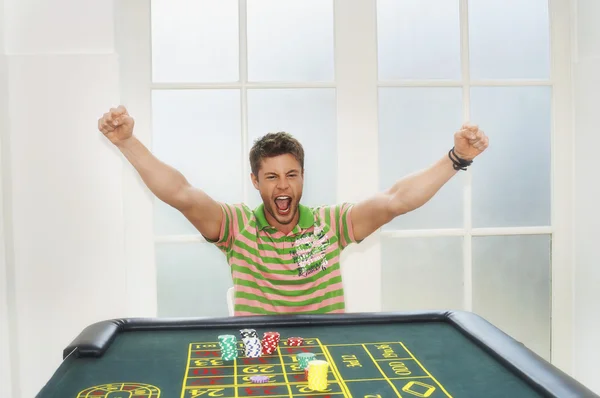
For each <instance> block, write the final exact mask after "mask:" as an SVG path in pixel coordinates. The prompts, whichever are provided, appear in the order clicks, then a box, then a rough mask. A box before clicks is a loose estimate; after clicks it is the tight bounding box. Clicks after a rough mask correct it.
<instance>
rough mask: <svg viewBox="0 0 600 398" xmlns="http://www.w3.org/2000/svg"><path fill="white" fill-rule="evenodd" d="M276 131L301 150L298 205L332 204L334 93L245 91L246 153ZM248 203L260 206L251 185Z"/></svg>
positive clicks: (284, 90)
mask: <svg viewBox="0 0 600 398" xmlns="http://www.w3.org/2000/svg"><path fill="white" fill-rule="evenodd" d="M277 131H286V132H288V133H290V134H292V135H293V136H294V137H295V138H296V139H298V141H300V143H301V144H302V146H303V147H304V168H305V171H304V194H303V199H302V202H301V203H303V204H305V205H308V206H314V205H322V204H328V205H329V204H334V203H335V200H336V197H337V192H336V191H337V138H336V99H335V90H334V89H282V90H276V89H268V90H249V91H248V150H250V148H251V147H252V145H253V144H254V141H255V140H256V139H257V138H259V137H261V136H263V135H264V134H266V133H270V132H277ZM248 164H249V161H248ZM248 170H250V166H248ZM249 178H250V177H248V183H249V184H250V179H249ZM250 203H252V205H253V206H256V205H258V204H259V203H261V199H260V195H259V193H258V191H256V190H255V189H254V187H253V186H252V185H251V184H250Z"/></svg>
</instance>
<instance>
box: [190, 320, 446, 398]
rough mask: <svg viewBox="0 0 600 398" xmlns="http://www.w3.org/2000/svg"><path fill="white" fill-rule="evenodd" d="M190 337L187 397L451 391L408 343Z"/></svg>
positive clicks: (246, 333) (248, 335) (252, 334)
mask: <svg viewBox="0 0 600 398" xmlns="http://www.w3.org/2000/svg"><path fill="white" fill-rule="evenodd" d="M240 336H241V341H239V340H238V339H237V337H236V336H235V335H221V336H218V340H219V341H218V342H216V341H215V342H196V343H191V344H190V345H189V348H188V360H187V367H186V374H185V377H184V381H183V386H182V393H181V398H197V397H232V398H233V397H258V398H264V397H300V396H301V397H312V396H314V397H320V398H326V397H331V398H333V397H344V396H347V397H350V396H354V397H373V398H374V397H393V396H396V397H408V396H413V397H414V396H417V397H432V398H437V397H451V395H450V394H449V393H448V392H447V391H446V389H445V388H444V387H443V386H442V385H441V384H440V383H439V382H438V381H437V380H436V379H435V377H434V376H433V375H432V374H431V373H430V372H429V371H428V370H427V369H426V368H425V367H424V366H423V365H422V364H421V362H420V361H419V360H418V359H417V358H416V357H415V356H414V355H413V353H411V352H410V350H409V349H408V348H407V347H406V346H405V345H404V344H403V343H402V342H381V343H377V342H375V343H373V342H371V343H360V342H356V343H349V344H323V343H322V342H321V341H320V340H319V338H316V337H315V338H302V337H290V338H288V339H284V340H280V336H279V333H277V332H266V333H265V334H264V335H263V339H262V340H261V339H259V338H258V335H257V333H256V331H255V330H253V329H243V330H241V331H240Z"/></svg>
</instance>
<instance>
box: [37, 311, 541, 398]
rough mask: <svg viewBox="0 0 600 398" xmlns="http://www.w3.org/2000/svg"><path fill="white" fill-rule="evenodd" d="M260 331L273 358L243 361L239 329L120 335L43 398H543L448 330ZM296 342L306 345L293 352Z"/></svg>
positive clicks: (410, 326)
mask: <svg viewBox="0 0 600 398" xmlns="http://www.w3.org/2000/svg"><path fill="white" fill-rule="evenodd" d="M256 330H257V332H258V335H259V337H262V334H263V333H264V332H266V331H277V332H279V333H280V334H281V342H280V345H279V350H278V351H277V353H276V354H275V355H272V356H265V357H261V358H255V359H248V358H245V357H244V356H243V349H242V347H243V343H242V342H241V336H240V333H239V330H236V329H232V328H227V329H212V330H199V331H192V330H181V331H173V330H171V331H153V332H149V331H135V332H125V333H119V334H118V335H117V337H116V338H115V340H114V341H113V342H112V344H111V345H110V347H109V349H108V350H107V351H106V353H105V354H104V355H103V356H102V357H101V358H76V357H74V356H71V357H68V358H67V359H66V360H65V361H64V362H63V364H62V365H61V367H60V368H59V369H58V371H57V372H56V374H55V375H54V377H53V378H52V380H51V381H50V382H49V384H48V388H46V390H45V391H46V392H44V393H43V394H42V395H39V397H40V398H58V397H60V398H70V397H73V398H80V397H86V398H133V397H135V398H142V397H144V398H158V397H161V398H180V397H181V398H192V397H216V396H218V397H245V396H253V397H264V396H274V397H290V396H303V397H307V396H319V397H326V396H330V397H332V398H333V397H343V396H354V397H361V398H362V397H383V398H385V397H396V396H401V397H415V396H419V397H432V398H436V397H486V398H494V397H498V398H506V397H513V398H516V397H539V396H541V395H539V394H538V393H536V392H535V391H534V390H533V389H532V388H530V387H529V385H528V384H527V383H526V382H524V381H523V380H521V379H520V378H519V377H518V376H516V375H515V374H513V373H512V372H511V371H510V370H508V369H507V368H505V367H504V366H503V365H502V364H500V363H499V362H498V361H497V360H496V359H494V358H493V357H491V356H490V355H488V354H487V353H486V352H485V351H483V350H482V349H481V348H479V347H478V346H477V345H475V344H473V343H472V342H471V341H470V340H469V339H467V338H466V337H465V336H463V335H462V334H461V333H460V332H459V331H458V330H457V329H455V328H454V327H452V326H451V325H449V324H447V323H443V322H416V323H406V324H379V325H355V326H327V327H323V326H302V327H277V328H269V329H265V328H262V329H261V328H256ZM220 334H234V335H236V336H237V338H238V348H239V353H240V356H238V358H237V359H236V360H235V361H222V360H221V359H220V353H219V348H218V346H217V345H216V344H217V342H218V335H220ZM294 336H300V337H303V338H304V339H305V342H304V345H303V346H301V347H289V346H287V343H286V339H287V338H288V337H294ZM306 351H308V352H314V353H315V354H316V356H317V359H324V360H326V361H328V362H329V363H330V368H329V376H328V380H329V385H328V391H325V392H318V393H315V392H313V391H311V390H309V389H308V387H307V382H306V380H305V379H304V373H303V371H302V369H300V367H299V366H298V362H297V360H296V358H295V354H297V353H300V352H306ZM257 374H261V375H268V376H269V377H270V380H269V383H268V384H265V385H257V384H253V383H252V382H250V376H252V375H257ZM50 391H52V392H50ZM159 394H160V395H159ZM317 394H318V395H317Z"/></svg>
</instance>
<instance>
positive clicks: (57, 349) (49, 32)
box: [0, 0, 127, 398]
mask: <svg viewBox="0 0 600 398" xmlns="http://www.w3.org/2000/svg"><path fill="white" fill-rule="evenodd" d="M4 4H5V6H6V9H5V19H6V24H5V27H6V32H5V34H6V35H5V39H6V52H7V54H8V57H7V58H8V68H9V79H8V92H9V114H10V120H9V127H8V132H7V134H8V137H9V142H8V145H9V147H8V148H5V149H8V151H9V152H10V157H11V159H10V162H9V163H10V164H9V170H8V172H10V181H11V183H10V185H8V186H7V185H5V186H4V195H5V198H7V199H8V200H9V201H10V202H11V203H12V222H13V223H12V224H13V225H12V227H13V230H12V241H13V243H14V265H13V266H14V280H11V281H9V283H11V284H13V286H14V289H15V294H14V303H13V304H12V305H13V306H14V308H13V310H14V313H16V320H15V321H16V322H15V325H14V328H13V329H14V331H15V332H16V336H15V339H17V341H16V343H17V347H16V349H17V350H18V354H19V358H18V359H19V360H18V365H17V366H16V368H15V369H13V371H14V372H15V373H16V377H17V378H18V381H19V385H20V390H21V391H20V394H19V396H18V398H23V397H32V396H34V395H35V394H36V393H37V391H38V390H39V389H40V388H41V387H42V385H43V383H45V381H47V380H48V379H49V378H50V376H51V375H52V373H53V372H54V371H55V370H56V368H57V367H58V365H59V363H60V361H61V354H62V349H63V348H64V346H65V345H66V344H68V343H69V342H70V341H71V340H72V338H73V337H75V336H76V335H77V334H78V333H79V332H80V331H81V330H82V328H83V327H85V326H87V325H89V324H90V323H93V322H96V321H98V320H101V319H105V318H111V317H117V316H126V315H127V312H126V300H125V296H126V273H125V270H124V261H123V258H124V245H123V229H124V228H123V213H122V159H121V157H120V156H119V154H117V153H116V152H115V151H114V149H113V148H112V147H110V146H109V145H108V144H107V143H106V141H105V140H104V139H103V137H101V136H100V133H99V132H98V131H97V126H96V121H97V119H98V117H99V116H101V115H102V113H103V112H105V111H106V110H107V109H108V107H110V106H113V105H115V104H117V103H118V102H119V80H118V76H119V71H118V62H117V61H118V60H117V56H116V54H115V53H114V49H113V47H114V43H113V37H114V34H113V30H114V18H113V4H112V2H111V1H106V0H88V1H80V0H51V1H50V0H49V1H43V2H41V1H36V0H4ZM5 133H6V132H5ZM5 152H6V151H5ZM5 183H6V180H5ZM0 303H1V302H0ZM17 336H18V337H17ZM3 396H4V395H3ZM9 396H10V394H9ZM12 396H13V397H15V395H14V394H13V395H12Z"/></svg>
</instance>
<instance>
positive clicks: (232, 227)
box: [208, 203, 251, 253]
mask: <svg viewBox="0 0 600 398" xmlns="http://www.w3.org/2000/svg"><path fill="white" fill-rule="evenodd" d="M219 204H220V205H221V211H222V212H223V220H222V221H221V230H220V232H219V238H218V239H217V240H216V241H211V240H208V242H210V243H214V244H215V246H217V247H218V248H219V249H220V250H221V251H223V252H225V253H227V252H229V251H230V250H231V247H232V245H233V242H235V239H236V237H237V236H238V234H239V233H240V231H241V230H242V229H243V228H244V227H245V226H246V224H247V223H248V218H249V217H250V213H251V211H250V209H248V207H247V206H245V205H244V204H228V203H219Z"/></svg>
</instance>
